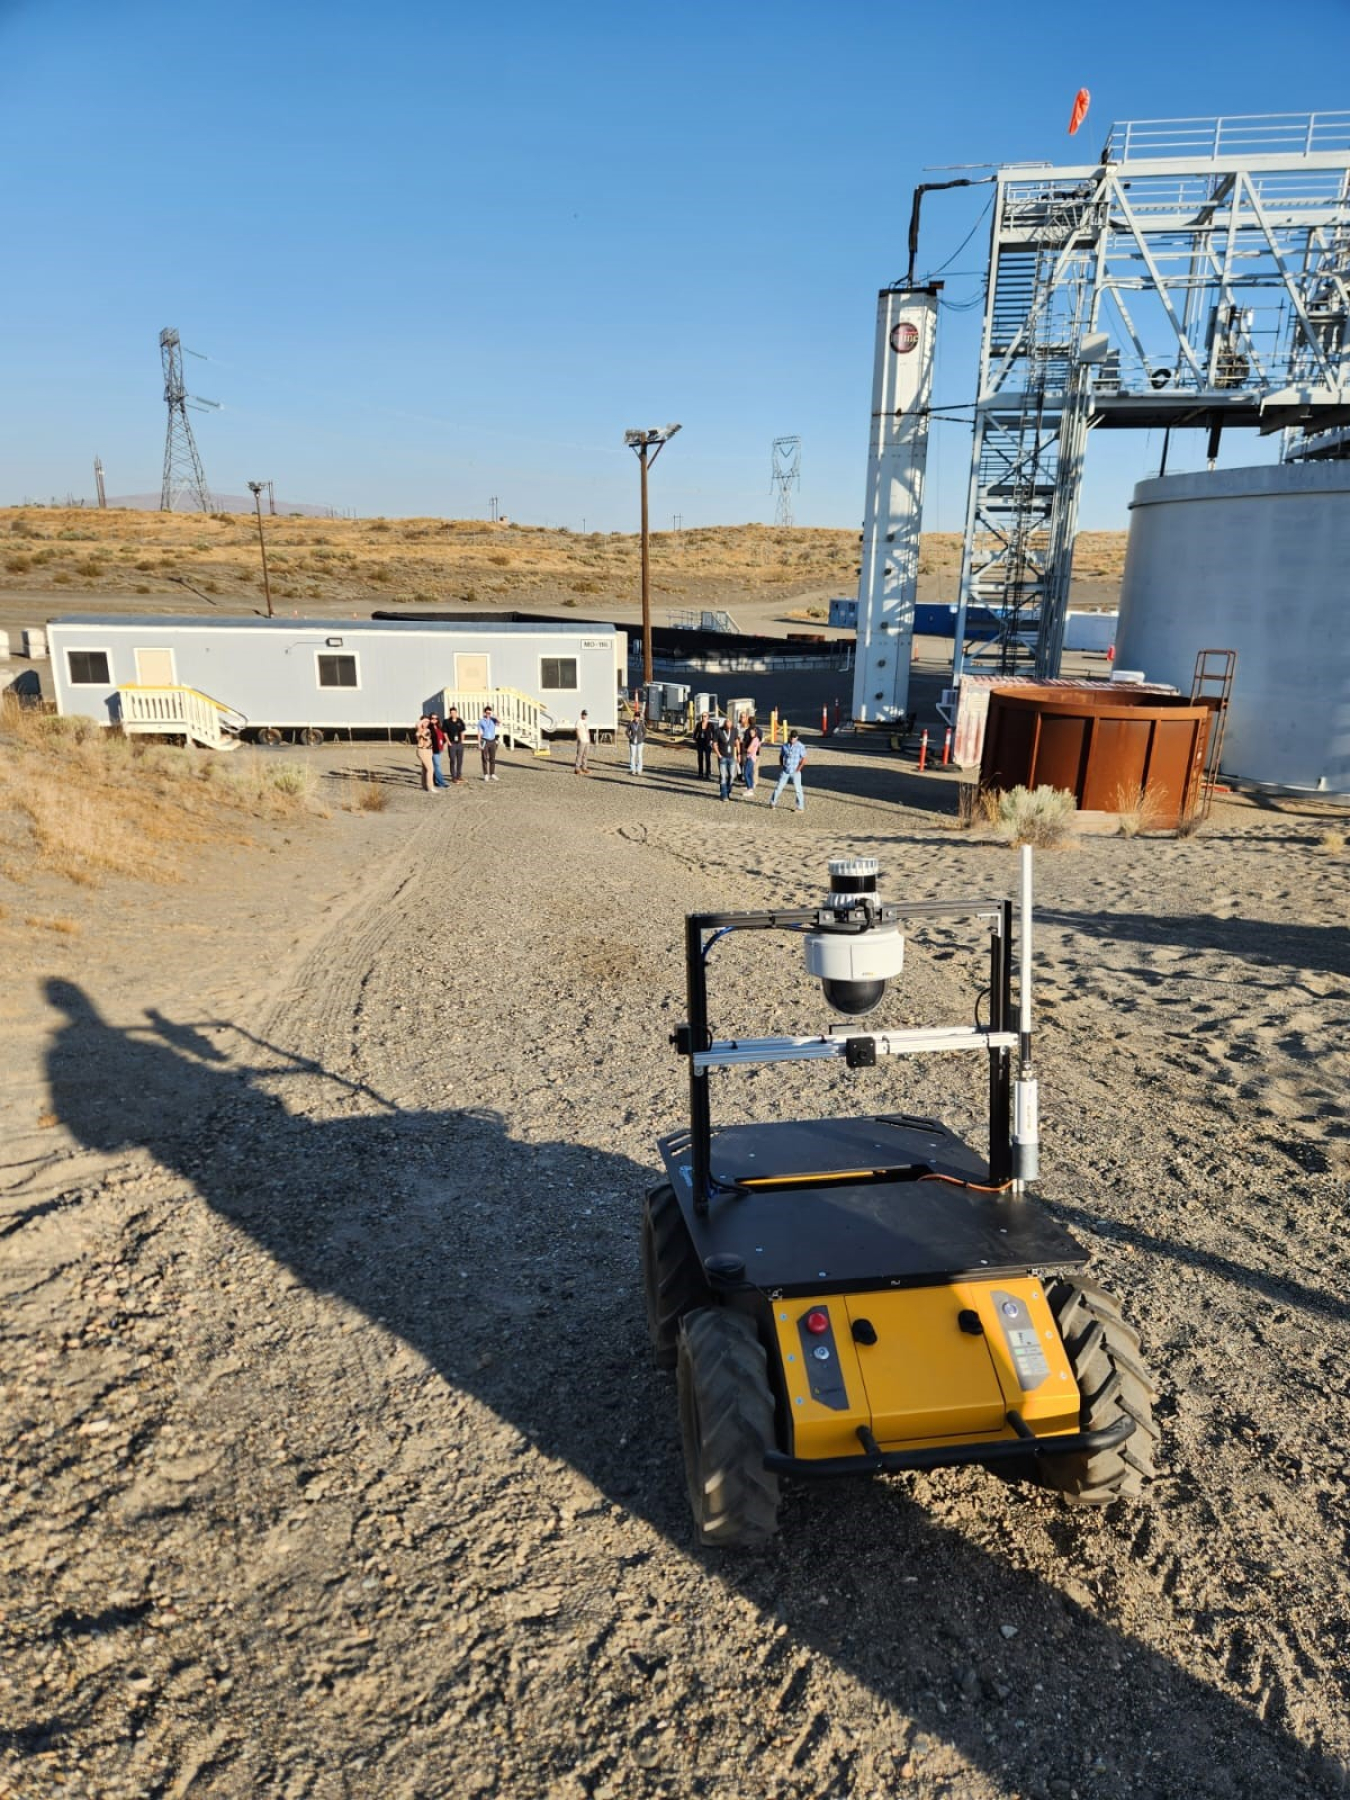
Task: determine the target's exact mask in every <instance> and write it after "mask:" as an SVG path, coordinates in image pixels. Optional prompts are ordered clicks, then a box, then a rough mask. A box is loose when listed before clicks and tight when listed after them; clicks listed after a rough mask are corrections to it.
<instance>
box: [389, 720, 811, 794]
mask: <svg viewBox="0 0 1350 1800" xmlns="http://www.w3.org/2000/svg"><path fill="white" fill-rule="evenodd" d="M468 729H469V728H468V725H467V723H466V721H465V720H463V719H461V718H460V716H459V710H458V708H456V707H453V706H452V707H451V708H450V709H449V711H448V713H447V714H446V716H445V718H444V719H442V718H441V716H440V714H439V713H423V715H422V717H421V718H420V719H418V721H417V726H416V731H415V737H414V741H415V743H416V746H417V760H418V761H419V762H420V763H421V765H422V787H423V789H424V791H425V792H427V793H433V792H435V791H436V790H437V789H439V788H449V787H457V786H458V785H459V784H460V783H461V782H462V781H463V780H464V739H465V735H466V733H467V731H468ZM477 730H478V752H479V756H480V758H481V760H482V764H483V780H484V781H496V780H497V744H498V740H499V738H500V736H501V727H500V724H499V722H498V720H497V717H496V715H495V713H494V712H493V710H492V708H491V707H490V706H485V707H484V708H483V716H482V717H481V718H480V719H479V721H478V727H477ZM624 730H625V735H626V736H627V738H628V772H629V774H630V775H641V774H642V753H643V750H644V748H645V746H646V742H647V724H646V720H645V719H644V717H643V715H642V709H641V707H640V706H636V705H635V706H634V707H633V709H632V713H631V715H630V717H629V718H628V719H627V720H625V722H624ZM763 748H764V737H763V734H762V732H761V731H760V729H759V725H758V723H757V722H756V720H755V719H754V718H753V717H752V716H751V715H750V714H749V713H742V714H741V716H740V720H739V722H738V724H734V725H733V723H732V721H731V715H730V714H727V716H726V717H725V718H715V717H713V715H712V714H710V713H701V714H700V715H699V720H698V724H697V725H696V726H695V727H694V751H695V754H696V755H697V757H698V776H699V779H700V780H702V781H711V780H712V779H713V763H714V762H716V764H717V779H718V783H719V791H720V798H721V799H722V800H724V801H727V800H730V799H731V797H732V794H733V791H734V789H735V786H736V782H737V779H738V778H739V780H740V781H741V783H742V784H743V785H744V788H745V797H746V799H747V800H753V799H754V796H755V784H756V779H757V777H758V773H759V757H760V752H761V751H762V749H763ZM590 750H591V726H590V720H589V718H588V716H587V714H586V713H585V712H583V713H582V715H581V718H580V719H579V720H578V722H577V749H576V760H575V762H574V763H573V766H572V772H573V773H574V774H576V775H589V774H590V772H591V771H590ZM447 757H448V758H449V767H450V776H449V780H447V779H446V772H445V766H444V759H445V758H447ZM805 761H806V746H805V745H804V744H803V743H802V742H801V740H800V738H799V737H798V736H797V733H796V732H795V731H790V732H789V733H788V737H787V742H786V743H785V744H784V745H783V746H782V748H781V749H780V751H779V753H778V765H779V772H778V780H777V783H776V784H775V786H774V790H773V795H772V798H771V799H770V801H769V805H770V806H771V807H774V806H777V804H778V801H779V797H780V796H781V795H782V793H783V791H784V789H785V788H786V787H787V785H788V783H789V782H791V783H792V786H793V788H794V790H795V792H796V795H797V811H798V812H803V811H804V810H805V802H804V800H803V798H802V765H803V763H805Z"/></svg>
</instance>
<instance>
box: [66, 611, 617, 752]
mask: <svg viewBox="0 0 1350 1800" xmlns="http://www.w3.org/2000/svg"><path fill="white" fill-rule="evenodd" d="M47 635H48V641H49V644H50V648H51V668H52V681H53V687H54V689H55V693H56V704H57V710H58V711H59V712H62V713H75V714H83V715H84V716H86V717H88V718H93V719H97V720H99V721H100V722H101V723H102V724H105V725H111V724H119V723H122V724H129V723H130V721H131V720H132V718H133V717H140V716H141V715H142V714H143V713H144V711H145V704H144V703H145V700H146V698H147V696H148V695H154V696H156V697H157V699H158V702H159V704H161V705H167V704H170V701H168V700H166V699H165V696H172V695H174V694H179V695H182V694H186V693H191V692H195V693H196V695H197V696H198V697H201V696H205V697H206V698H207V699H209V701H211V702H214V703H215V706H216V707H217V708H218V709H220V711H221V713H222V714H226V713H228V714H230V715H233V722H231V721H229V720H227V728H228V729H230V730H233V731H236V732H237V733H238V735H240V736H243V737H261V738H262V739H263V740H264V741H265V742H266V741H271V742H276V741H277V739H278V736H283V737H287V736H291V737H302V738H304V739H305V741H307V742H311V743H314V742H318V741H320V739H321V738H327V737H330V736H332V737H346V736H347V735H348V734H356V733H359V732H363V731H379V732H386V731H395V730H396V731H406V730H408V729H410V728H411V726H412V724H413V722H414V721H415V720H416V718H417V717H418V715H419V714H420V713H423V712H438V713H439V712H443V711H444V710H445V705H446V701H447V696H449V695H455V694H458V695H460V696H463V697H465V698H466V699H469V698H471V699H472V701H474V702H475V703H480V702H481V701H482V700H484V699H489V700H492V701H493V703H494V704H497V705H500V701H499V698H498V697H499V696H503V697H505V696H516V697H519V699H520V700H521V701H522V703H523V702H528V704H521V705H520V706H516V707H514V708H513V710H512V713H511V720H512V722H513V723H514V724H515V725H516V727H517V730H518V734H519V735H520V736H521V737H522V738H524V739H525V741H528V739H529V731H530V726H529V723H528V721H534V722H535V723H536V724H537V726H538V728H539V730H540V732H541V733H542V734H543V735H545V736H547V735H549V734H551V733H556V732H564V733H566V732H570V731H572V729H573V728H574V727H575V725H576V722H577V719H578V718H579V716H580V714H581V712H582V711H583V709H584V710H585V711H586V712H587V713H588V714H589V722H590V725H591V728H592V730H593V731H599V732H601V733H605V734H609V733H612V732H613V731H614V730H615V728H616V726H617V723H618V708H619V700H620V687H621V684H622V683H623V682H624V680H625V679H626V676H627V670H628V643H627V637H626V634H625V633H624V632H622V631H616V630H615V629H614V628H613V627H612V626H606V625H585V624H572V623H569V622H566V621H563V620H559V621H558V623H557V624H556V625H554V624H546V625H545V624H529V625H521V624H507V623H503V624H495V623H492V624H489V623H483V622H477V621H475V622H466V623H463V624H460V623H458V622H455V623H431V622H428V623H426V624H420V623H402V622H394V621H390V620H372V619H282V618H275V619H263V618H256V617H254V618H241V619H230V618H200V617H189V618H174V617H164V616H161V615H159V614H154V613H147V614H143V615H140V616H136V617H105V616H101V615H98V614H80V615H73V616H71V617H69V618H64V619H54V620H53V621H52V622H51V624H50V625H49V627H48V632H47ZM461 706H463V700H461ZM465 716H466V717H468V718H469V722H470V725H473V724H474V723H475V722H476V720H477V717H478V705H477V704H475V709H474V712H473V714H472V716H470V715H469V714H468V713H467V712H466V714H465ZM240 721H242V722H240ZM139 728H140V729H148V728H149V727H148V726H147V725H145V724H144V723H142V724H141V725H140V727H139ZM511 728H512V726H511V724H508V726H507V729H508V731H510V730H511Z"/></svg>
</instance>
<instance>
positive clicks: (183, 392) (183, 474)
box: [159, 325, 219, 512]
mask: <svg viewBox="0 0 1350 1800" xmlns="http://www.w3.org/2000/svg"><path fill="white" fill-rule="evenodd" d="M159 354H160V360H161V361H162V362H163V364H164V400H165V403H166V405H167V406H168V408H169V429H168V433H167V435H166V436H165V439H164V483H163V486H162V487H161V488H160V493H159V510H160V511H161V512H172V511H173V510H174V503H175V502H176V500H177V499H178V496H179V495H180V494H181V493H184V492H186V493H189V494H190V495H191V496H192V498H193V500H194V502H195V503H196V505H197V506H198V507H200V509H201V510H202V512H210V510H211V494H210V491H209V489H208V488H207V485H206V474H205V471H204V470H203V468H202V459H201V457H200V456H198V454H197V443H196V439H195V438H194V437H193V435H192V425H191V422H190V421H189V419H188V416H187V409H188V407H189V406H195V407H196V408H197V409H198V410H199V411H201V410H204V409H206V408H207V407H211V408H216V407H218V406H219V402H218V401H216V400H202V399H200V398H198V396H197V395H196V394H189V393H188V391H187V384H186V382H185V381H184V380H183V346H182V344H181V342H180V341H179V337H178V333H177V332H176V331H175V330H174V329H173V327H172V326H169V325H166V326H165V327H164V329H163V331H161V332H160V334H159ZM196 354H197V353H196V351H195V350H189V351H188V355H189V356H195V355H196Z"/></svg>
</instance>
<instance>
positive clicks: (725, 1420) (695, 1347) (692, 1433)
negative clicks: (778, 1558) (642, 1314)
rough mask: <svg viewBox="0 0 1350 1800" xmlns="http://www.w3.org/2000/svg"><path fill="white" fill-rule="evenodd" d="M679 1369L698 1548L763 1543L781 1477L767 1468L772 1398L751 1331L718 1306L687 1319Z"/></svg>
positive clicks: (772, 1526)
mask: <svg viewBox="0 0 1350 1800" xmlns="http://www.w3.org/2000/svg"><path fill="white" fill-rule="evenodd" d="M677 1367H678V1371H679V1387H680V1435H681V1437H682V1439H683V1442H684V1471H685V1480H686V1483H687V1486H688V1490H689V1505H690V1508H691V1510H692V1512H693V1515H694V1524H695V1525H696V1526H697V1528H698V1534H699V1541H700V1542H701V1543H704V1544H715V1545H718V1546H720V1547H721V1548H723V1549H732V1548H742V1549H749V1548H752V1547H753V1546H754V1545H756V1544H763V1543H765V1542H766V1541H767V1540H768V1539H769V1538H771V1537H772V1536H773V1534H774V1532H775V1531H776V1530H777V1529H778V1478H777V1476H776V1475H770V1474H769V1472H768V1471H767V1470H766V1469H765V1467H764V1452H765V1451H766V1450H771V1449H772V1448H773V1441H774V1439H773V1395H772V1394H771V1393H770V1391H769V1377H768V1366H767V1364H766V1361H765V1357H764V1349H763V1346H762V1345H761V1344H760V1342H759V1339H758V1338H757V1337H756V1336H755V1328H754V1326H753V1325H752V1324H751V1322H750V1321H749V1320H748V1319H745V1318H742V1317H741V1316H740V1315H739V1314H738V1313H732V1312H727V1311H725V1310H724V1309H723V1308H721V1307H707V1308H705V1309H704V1310H703V1311H702V1312H694V1313H689V1314H688V1315H687V1316H686V1317H685V1319H684V1320H683V1322H682V1324H681V1326H680V1339H679V1354H678V1362H677Z"/></svg>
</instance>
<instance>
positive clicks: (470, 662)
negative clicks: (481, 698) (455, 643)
mask: <svg viewBox="0 0 1350 1800" xmlns="http://www.w3.org/2000/svg"><path fill="white" fill-rule="evenodd" d="M491 685H492V684H491V682H490V681H489V680H488V659H487V657H486V656H479V655H477V654H474V655H468V654H465V653H463V652H461V651H458V650H457V651H456V652H455V687H456V689H457V690H458V691H459V692H460V693H461V694H485V693H487V691H488V689H489V688H490V687H491Z"/></svg>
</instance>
